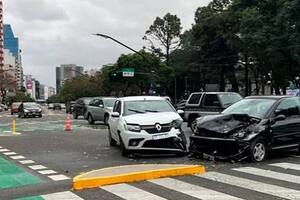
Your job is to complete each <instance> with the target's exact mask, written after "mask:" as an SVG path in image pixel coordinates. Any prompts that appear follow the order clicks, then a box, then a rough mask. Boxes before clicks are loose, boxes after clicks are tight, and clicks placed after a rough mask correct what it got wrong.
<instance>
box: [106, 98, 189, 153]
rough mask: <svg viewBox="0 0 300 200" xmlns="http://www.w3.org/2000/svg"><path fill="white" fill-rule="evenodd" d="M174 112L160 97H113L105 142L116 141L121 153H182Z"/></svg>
mask: <svg viewBox="0 0 300 200" xmlns="http://www.w3.org/2000/svg"><path fill="white" fill-rule="evenodd" d="M182 112H183V111H178V113H182ZM178 113H177V112H176V110H175V109H174V107H173V106H172V105H171V103H170V102H169V101H168V100H166V99H165V98H163V97H153V96H152V97H148V96H141V97H124V98H120V99H117V100H116V102H115V104H114V108H113V112H112V113H111V116H110V118H109V120H108V130H109V143H110V145H111V146H115V145H117V144H120V146H121V150H122V155H123V156H126V155H128V154H131V153H138V152H161V151H166V152H168V153H175V154H183V153H185V152H186V138H185V135H184V133H183V131H182V129H181V124H182V122H183V120H182V118H181V117H180V116H179V114H178Z"/></svg>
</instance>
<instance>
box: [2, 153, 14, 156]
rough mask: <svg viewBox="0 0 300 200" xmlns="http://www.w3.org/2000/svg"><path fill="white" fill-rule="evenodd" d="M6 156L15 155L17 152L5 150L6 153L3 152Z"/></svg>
mask: <svg viewBox="0 0 300 200" xmlns="http://www.w3.org/2000/svg"><path fill="white" fill-rule="evenodd" d="M3 154H4V155H6V156H12V155H17V153H15V152H7V153H3Z"/></svg>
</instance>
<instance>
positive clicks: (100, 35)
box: [92, 33, 155, 91]
mask: <svg viewBox="0 0 300 200" xmlns="http://www.w3.org/2000/svg"><path fill="white" fill-rule="evenodd" d="M92 35H95V36H99V37H102V38H104V39H110V40H112V41H114V42H116V43H118V44H120V45H121V46H123V47H125V48H127V49H129V50H131V51H132V52H134V53H136V54H138V55H140V56H141V57H142V58H143V59H144V60H146V61H147V62H148V63H149V64H150V66H151V71H150V75H151V77H150V89H151V91H153V85H154V73H155V71H154V70H153V69H152V62H151V61H150V60H149V59H148V58H147V57H146V56H145V55H144V54H142V53H141V52H138V51H136V50H134V49H133V48H131V47H129V46H128V45H126V44H124V43H122V42H120V41H119V40H117V39H115V38H113V37H111V36H109V35H105V34H101V33H94V34H92Z"/></svg>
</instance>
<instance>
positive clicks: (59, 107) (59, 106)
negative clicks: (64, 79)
mask: <svg viewBox="0 0 300 200" xmlns="http://www.w3.org/2000/svg"><path fill="white" fill-rule="evenodd" d="M53 110H61V104H60V103H54V104H53Z"/></svg>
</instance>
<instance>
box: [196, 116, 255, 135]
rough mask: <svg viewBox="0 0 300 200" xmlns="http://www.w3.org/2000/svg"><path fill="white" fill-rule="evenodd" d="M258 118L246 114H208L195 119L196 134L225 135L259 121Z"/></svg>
mask: <svg viewBox="0 0 300 200" xmlns="http://www.w3.org/2000/svg"><path fill="white" fill-rule="evenodd" d="M259 121H260V120H259V119H257V118H254V117H250V116H249V115H247V114H220V115H208V116H203V117H200V118H198V119H197V128H198V133H196V135H202V136H213V135H219V136H220V137H226V136H229V135H231V134H234V133H236V132H237V131H239V130H241V129H245V128H247V127H248V126H250V125H254V124H257V123H259Z"/></svg>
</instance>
